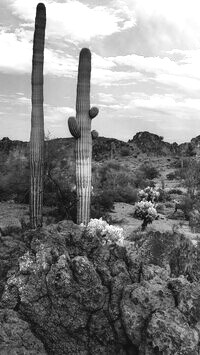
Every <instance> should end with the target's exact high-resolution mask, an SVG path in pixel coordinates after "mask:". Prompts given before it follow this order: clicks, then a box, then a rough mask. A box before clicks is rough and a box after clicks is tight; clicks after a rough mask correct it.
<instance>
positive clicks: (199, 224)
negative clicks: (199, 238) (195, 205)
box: [189, 209, 200, 233]
mask: <svg viewBox="0 0 200 355" xmlns="http://www.w3.org/2000/svg"><path fill="white" fill-rule="evenodd" d="M189 226H190V227H191V229H192V231H193V232H194V233H199V232H200V211H199V210H197V209H194V210H193V211H191V212H190V216H189Z"/></svg>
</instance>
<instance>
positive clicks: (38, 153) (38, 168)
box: [30, 3, 46, 228]
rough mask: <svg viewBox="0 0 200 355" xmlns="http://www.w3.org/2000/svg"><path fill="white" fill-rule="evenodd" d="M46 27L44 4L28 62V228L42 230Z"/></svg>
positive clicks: (39, 9) (38, 13)
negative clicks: (29, 99)
mask: <svg viewBox="0 0 200 355" xmlns="http://www.w3.org/2000/svg"><path fill="white" fill-rule="evenodd" d="M45 26H46V9H45V6H44V4H42V3H40V4H38V5H37V9H36V18H35V32H34V39H33V59H32V77H31V84H32V112H31V137H30V185H31V186H30V221H31V227H32V228H37V227H40V226H42V204H43V169H44V113H43V64H44V41H45Z"/></svg>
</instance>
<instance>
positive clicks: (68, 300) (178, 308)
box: [0, 221, 200, 355]
mask: <svg viewBox="0 0 200 355" xmlns="http://www.w3.org/2000/svg"><path fill="white" fill-rule="evenodd" d="M23 243H24V244H23V245H25V247H24V248H25V250H24V253H23V255H21V256H20V257H19V259H18V262H17V263H16V265H15V268H14V269H13V268H12V269H11V270H9V271H8V274H7V281H6V283H5V287H4V292H3V295H2V298H1V303H0V307H1V312H7V314H9V315H13V314H14V315H15V317H16V318H17V317H18V318H17V319H18V321H19V322H24V324H25V325H26V327H27V329H28V330H29V331H30V333H31V336H30V337H32V338H33V337H34V339H35V343H34V341H33V344H34V345H33V347H32V348H33V349H32V350H34V351H35V352H33V353H31V352H29V353H26V352H21V353H20V354H45V352H46V354H52V355H64V354H69V355H70V354H71V355H79V354H80V355H96V354H102V355H104V354H105V355H106V354H109V355H116V354H119V355H138V354H139V355H154V354H155V355H162V354H163V355H168V354H177V355H189V354H190V355H197V354H199V351H200V349H199V342H200V311H199V309H200V284H199V281H198V280H199V270H200V266H199V253H198V248H197V249H196V248H195V247H194V246H193V245H192V244H191V243H189V242H188V241H187V240H186V239H185V238H184V237H183V236H179V235H170V234H166V233H165V235H163V234H161V233H158V232H154V233H153V232H152V233H150V234H149V235H148V236H147V235H145V234H143V236H142V237H141V238H140V239H139V240H138V241H137V242H134V243H133V242H128V241H127V242H125V244H124V246H119V245H117V244H114V245H105V244H103V243H102V241H101V239H100V237H99V236H98V235H91V234H89V233H87V232H85V231H84V230H83V228H80V227H78V226H77V225H75V224H73V223H72V222H69V221H62V222H60V223H58V224H56V225H51V226H48V227H45V228H42V229H40V230H36V231H28V232H26V233H25V234H24V235H23ZM1 319H2V320H1V322H2V323H1V326H2V327H5V324H6V323H5V322H6V321H5V322H4V318H3V317H2V318H1ZM2 329H3V328H2ZM6 339H7V338H6ZM12 341H13V340H12V336H11V337H10V344H11V345H12V344H13V343H12ZM37 341H38V343H37ZM5 342H6V344H8V343H9V342H8V340H5V337H3V338H2V337H1V333H0V344H5ZM35 344H38V345H35ZM11 345H9V346H11ZM1 346H2V345H1ZM3 346H4V345H3ZM16 346H17V345H16ZM40 346H41V348H39V347H40ZM42 346H44V348H42ZM38 349H39V350H38ZM44 349H45V350H44ZM37 351H39V352H37ZM18 353H19V352H18ZM18 353H17V352H16V354H18ZM2 354H12V353H9V352H7V353H6V352H4V353H3V352H2ZM13 354H15V353H14V352H13Z"/></svg>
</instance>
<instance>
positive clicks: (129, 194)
mask: <svg viewBox="0 0 200 355" xmlns="http://www.w3.org/2000/svg"><path fill="white" fill-rule="evenodd" d="M117 192H118V196H119V197H118V200H116V201H115V202H125V203H130V204H134V203H135V202H137V201H138V196H137V190H135V189H133V188H132V187H131V186H125V187H123V188H122V189H120V190H118V191H117Z"/></svg>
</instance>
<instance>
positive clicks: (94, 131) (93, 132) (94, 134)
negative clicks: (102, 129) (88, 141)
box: [91, 129, 99, 139]
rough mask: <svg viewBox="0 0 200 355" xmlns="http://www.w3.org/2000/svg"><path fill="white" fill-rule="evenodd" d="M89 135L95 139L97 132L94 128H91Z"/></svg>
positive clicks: (97, 135)
mask: <svg viewBox="0 0 200 355" xmlns="http://www.w3.org/2000/svg"><path fill="white" fill-rule="evenodd" d="M91 136H92V139H96V138H98V137H99V133H98V132H97V131H96V130H95V129H93V130H92V132H91Z"/></svg>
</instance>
